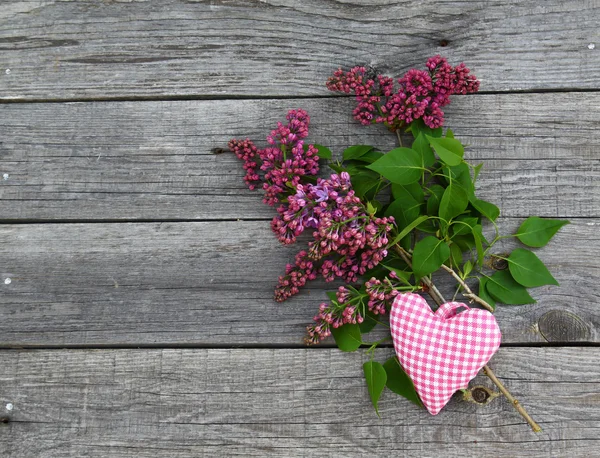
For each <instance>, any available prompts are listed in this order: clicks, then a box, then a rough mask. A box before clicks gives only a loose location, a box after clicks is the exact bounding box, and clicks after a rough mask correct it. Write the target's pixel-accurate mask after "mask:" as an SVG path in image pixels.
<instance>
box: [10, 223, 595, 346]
mask: <svg viewBox="0 0 600 458" xmlns="http://www.w3.org/2000/svg"><path fill="white" fill-rule="evenodd" d="M519 222H520V220H505V221H504V222H503V223H502V225H501V230H503V231H506V233H509V232H514V231H515V230H516V228H517V227H518V223H519ZM598 225H600V220H599V219H597V218H591V219H587V218H584V219H574V220H573V221H572V223H571V224H570V225H568V226H566V227H564V228H563V229H562V230H561V232H560V233H559V234H558V235H557V236H556V237H555V239H554V241H553V243H552V244H551V246H548V247H546V248H544V249H541V250H539V251H538V254H539V256H540V257H541V258H542V259H543V260H544V262H545V263H546V264H547V265H548V267H549V269H550V270H551V271H552V273H553V274H554V275H555V276H556V278H557V280H558V281H559V282H560V283H561V284H562V287H560V288H559V287H556V286H546V287H541V288H536V289H534V290H532V291H533V294H534V296H535V298H536V299H537V300H538V303H537V304H534V305H527V306H502V307H500V308H499V310H498V311H497V313H496V315H497V318H498V321H499V323H500V326H501V328H502V330H503V336H504V339H503V341H504V342H505V343H524V342H546V341H554V342H556V341H563V342H565V341H587V342H599V341H600V332H599V330H600V315H599V314H598V299H597V298H598V296H599V295H600V284H598V281H597V279H598V278H599V277H600V267H599V263H598V262H597V253H596V252H594V251H591V250H590V249H589V247H591V246H594V245H595V246H598V240H599V239H598ZM504 246H508V243H505V244H504ZM513 246H514V243H513ZM299 249H300V247H298V246H292V247H285V246H282V245H280V244H279V242H277V240H276V239H275V237H274V236H273V235H272V234H271V231H270V228H269V224H268V222H266V221H245V222H243V221H240V222H228V221H219V222H203V223H135V224H134V223H129V224H123V223H121V224H98V223H97V224H68V225H65V224H40V225H20V224H19V225H2V226H0V257H1V258H2V259H3V263H4V266H3V269H4V271H0V274H1V275H3V277H2V278H0V292H1V294H2V302H3V306H2V307H0V345H2V346H5V347H6V346H25V345H36V346H44V345H54V346H61V345H79V346H82V345H123V344H128V345H136V344H137V345H151V344H154V345H160V344H184V345H186V344H187V345H191V344H201V345H210V344H219V345H226V344H246V345H252V344H260V345H269V344H278V345H282V344H296V345H300V344H301V341H302V338H303V336H304V328H305V326H306V325H307V324H309V323H310V321H311V319H312V316H314V314H315V313H316V311H317V308H318V304H319V303H320V302H322V301H323V300H325V299H326V296H325V291H326V290H327V289H329V290H333V289H335V288H336V287H337V286H332V285H327V284H325V283H323V282H320V283H316V284H312V285H310V286H309V287H308V288H307V290H306V291H304V292H303V293H302V294H300V295H298V296H295V297H294V298H293V299H290V300H289V301H287V302H285V303H283V304H278V303H275V302H273V288H274V286H275V284H276V279H277V277H278V276H279V275H281V274H282V273H283V271H284V268H285V263H286V262H291V261H292V260H293V257H294V254H295V253H296V252H297V251H298V250H299ZM497 250H498V251H496V252H498V253H502V252H504V249H503V246H502V245H499V246H498V247H497ZM573 253H577V256H574V255H573ZM5 277H10V278H11V279H12V282H11V283H10V284H9V285H5V284H4V283H3V282H2V280H3V279H4V278H5ZM446 277H447V276H441V277H440V279H439V282H438V283H439V286H440V288H442V290H443V291H444V292H445V293H446V295H447V296H451V295H452V293H453V292H454V283H453V281H451V280H450V279H449V278H446Z"/></svg>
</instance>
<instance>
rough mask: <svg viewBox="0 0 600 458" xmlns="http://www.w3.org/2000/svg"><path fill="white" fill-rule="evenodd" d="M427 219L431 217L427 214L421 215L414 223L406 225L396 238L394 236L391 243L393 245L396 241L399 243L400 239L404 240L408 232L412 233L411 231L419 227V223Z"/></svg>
mask: <svg viewBox="0 0 600 458" xmlns="http://www.w3.org/2000/svg"><path fill="white" fill-rule="evenodd" d="M427 219H429V217H428V216H425V215H422V216H419V217H418V218H417V219H415V220H414V221H413V222H412V223H410V224H409V225H408V226H406V227H405V228H404V229H402V230H401V231H400V233H399V234H398V235H397V236H396V238H394V240H392V243H391V244H390V246H393V245H395V244H396V243H398V242H399V241H400V240H402V239H403V238H404V237H406V236H407V235H408V234H410V231H412V230H413V229H414V228H415V227H417V226H418V225H419V224H421V223H422V222H423V221H426V220H427Z"/></svg>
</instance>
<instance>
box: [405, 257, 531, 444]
mask: <svg viewBox="0 0 600 458" xmlns="http://www.w3.org/2000/svg"><path fill="white" fill-rule="evenodd" d="M394 249H395V250H396V252H397V253H398V254H399V255H400V257H401V258H402V259H403V260H404V262H406V264H407V265H408V267H410V268H411V269H412V264H411V259H412V256H411V254H410V253H409V252H408V251H406V250H405V249H404V248H402V247H401V246H399V245H395V246H394ZM442 267H443V268H444V270H446V272H448V273H449V274H450V275H452V277H454V278H455V279H456V280H458V282H459V284H460V285H461V286H462V287H463V288H464V289H465V291H466V293H467V294H465V297H469V298H470V299H472V300H473V301H475V302H477V303H479V304H481V305H484V307H485V306H486V305H487V307H489V309H491V306H490V305H489V304H488V303H487V302H485V301H484V300H483V299H481V298H480V297H479V296H477V295H475V294H474V293H473V292H472V291H471V289H470V288H469V287H468V286H467V285H466V284H465V283H464V281H463V280H462V278H460V277H459V276H458V275H457V274H456V272H454V270H452V269H451V268H450V267H447V266H445V265H442ZM422 281H423V283H425V285H427V287H428V288H429V291H428V293H429V295H430V296H431V298H432V299H433V300H434V301H435V303H436V304H437V305H442V304H443V303H445V302H446V301H445V300H444V296H442V294H441V293H440V291H439V290H438V289H437V288H436V287H435V285H434V284H433V282H432V281H431V280H430V279H429V277H423V278H422ZM490 311H491V310H490ZM483 373H484V374H485V375H487V376H488V377H489V379H490V380H491V381H492V383H493V384H494V385H496V386H497V387H498V389H499V390H500V392H501V393H502V394H503V395H504V396H505V397H506V399H508V401H509V402H510V403H511V404H512V406H513V407H514V408H515V409H516V410H517V412H519V414H521V416H522V417H523V418H524V419H525V421H526V422H527V423H528V424H529V426H531V429H532V430H533V432H535V433H539V432H541V431H542V428H540V425H538V424H537V423H536V422H535V421H534V419H533V418H531V416H530V415H529V414H528V413H527V411H526V410H525V408H524V407H523V406H522V405H521V403H520V402H519V401H518V400H517V399H515V397H514V396H513V395H512V394H510V392H509V391H508V390H507V389H506V387H505V386H504V385H503V384H502V382H501V381H500V380H498V377H496V374H494V372H493V371H492V370H491V369H490V368H489V366H487V365H485V366H483Z"/></svg>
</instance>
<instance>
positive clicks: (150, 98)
mask: <svg viewBox="0 0 600 458" xmlns="http://www.w3.org/2000/svg"><path fill="white" fill-rule="evenodd" d="M583 92H600V88H578V87H563V88H548V89H544V88H538V89H512V90H510V91H479V92H478V93H476V94H469V95H472V96H478V95H507V94H517V95H518V94H553V93H583ZM353 97H354V96H353V95H341V94H334V93H332V94H331V95H319V94H315V95H281V94H280V95H277V94H273V95H236V94H226V95H214V94H212V95H211V94H204V95H203V94H198V95H156V96H154V95H139V96H138V95H132V96H119V97H110V96H109V97H61V98H37V99H36V98H33V99H29V98H19V97H17V98H12V99H2V98H0V105H9V104H17V103H23V104H27V103H31V104H33V103H88V102H89V103H93V102H178V101H179V102H180V101H188V100H296V99H297V100H309V99H314V100H319V99H345V98H353Z"/></svg>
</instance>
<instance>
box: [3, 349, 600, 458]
mask: <svg viewBox="0 0 600 458" xmlns="http://www.w3.org/2000/svg"><path fill="white" fill-rule="evenodd" d="M390 354H391V352H390V350H389V349H388V350H382V351H379V352H378V353H377V355H376V358H377V359H379V360H382V361H383V360H384V359H385V358H387V357H389V356H390ZM367 359H368V358H367V357H365V355H364V354H360V353H359V354H340V353H339V352H338V351H337V350H334V349H321V350H310V349H297V350H284V349H279V350H272V349H255V350H249V349H237V350H236V349H221V350H219V349H195V350H181V349H169V350H164V349H163V350H97V351H78V350H54V351H4V352H1V353H0V365H1V367H2V369H3V370H2V372H1V373H0V385H1V386H2V392H1V393H0V402H1V404H0V415H2V414H5V415H6V417H8V418H7V421H8V423H5V424H0V454H1V455H2V456H9V457H24V456H35V457H55V456H60V457H64V458H68V457H81V456H89V457H104V456H119V457H134V456H135V457H152V458H154V457H155V456H157V455H158V456H168V457H181V458H183V457H213V456H215V455H217V456H232V455H238V454H239V455H243V456H258V457H263V456H282V457H292V456H294V457H295V456H298V457H304V456H332V457H333V456H335V457H339V456H344V457H364V456H377V457H389V456H412V457H416V456H419V457H424V456H427V457H431V456H446V457H447V456H453V457H454V456H456V457H458V456H460V457H464V456H493V457H511V458H513V457H531V456H539V457H542V456H543V457H564V456H569V457H581V458H589V457H592V456H597V452H598V450H599V448H600V443H599V438H598V437H599V436H598V431H600V398H599V396H598V386H597V385H598V379H599V378H600V369H599V368H600V354H599V353H598V351H597V350H596V349H592V348H505V349H501V350H500V351H499V352H498V354H497V355H495V356H494V358H493V359H492V361H491V363H490V364H491V365H492V367H494V369H495V370H496V371H497V372H498V373H499V374H502V380H503V382H504V383H506V385H507V386H508V387H509V388H510V389H511V391H512V392H513V393H514V394H515V395H516V396H518V397H520V398H521V400H522V401H523V402H524V404H525V405H526V406H527V408H528V410H529V411H530V412H531V413H532V415H535V417H536V418H537V420H538V421H539V423H540V425H541V426H542V428H543V429H544V431H543V432H542V433H540V434H535V433H533V432H532V431H531V430H529V429H528V428H527V426H526V425H525V423H524V421H523V420H522V419H521V418H520V417H519V416H518V415H517V414H516V413H515V412H514V410H513V409H512V407H511V406H510V405H509V404H508V403H507V402H506V401H505V400H504V399H502V398H497V399H495V400H493V401H492V402H491V403H490V404H489V405H487V406H485V407H480V406H477V405H475V404H470V403H466V402H462V401H460V400H459V397H458V395H457V396H455V398H453V400H452V401H451V402H450V403H449V404H448V406H447V407H446V408H445V409H444V410H443V411H442V412H441V413H440V414H439V415H438V416H436V417H431V416H428V415H427V414H426V413H425V412H424V411H422V410H421V409H419V408H417V407H416V406H415V405H413V404H411V403H410V402H408V401H406V400H405V399H402V398H399V397H396V396H391V395H389V392H388V394H386V395H384V396H383V398H382V399H381V401H380V413H381V419H379V418H378V417H377V416H376V415H375V412H374V411H373V410H372V407H371V406H370V401H369V399H368V393H367V389H366V385H365V383H364V379H363V375H362V369H361V365H362V363H363V362H364V361H366V360H367ZM475 383H478V384H484V385H487V386H490V387H491V385H490V384H489V381H488V380H487V379H485V378H484V377H482V376H480V377H478V378H477V379H476V380H475ZM7 403H11V404H12V405H13V410H11V411H10V412H6V410H5V405H6V404H7Z"/></svg>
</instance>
